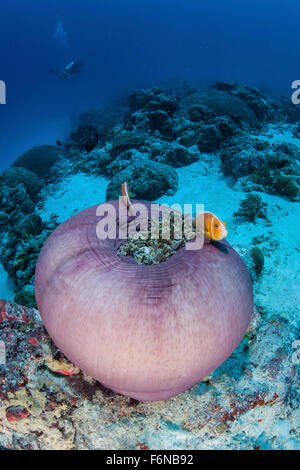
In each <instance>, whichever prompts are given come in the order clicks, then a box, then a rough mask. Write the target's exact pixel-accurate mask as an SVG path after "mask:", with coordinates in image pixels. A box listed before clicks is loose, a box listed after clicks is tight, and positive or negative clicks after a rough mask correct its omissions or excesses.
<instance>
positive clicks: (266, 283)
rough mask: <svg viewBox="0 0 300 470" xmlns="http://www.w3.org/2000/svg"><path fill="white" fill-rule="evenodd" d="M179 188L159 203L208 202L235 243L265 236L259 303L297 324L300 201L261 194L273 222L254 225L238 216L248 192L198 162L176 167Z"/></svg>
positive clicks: (243, 245) (257, 287) (247, 244)
mask: <svg viewBox="0 0 300 470" xmlns="http://www.w3.org/2000/svg"><path fill="white" fill-rule="evenodd" d="M177 172H178V176H179V188H178V191H177V193H176V194H175V195H174V196H163V197H162V198H160V199H158V200H157V201H156V202H159V203H165V204H169V205H172V204H174V203H179V204H181V205H182V207H183V204H191V203H192V204H194V210H195V205H196V203H198V204H204V207H205V210H209V211H211V212H214V213H215V214H216V215H218V217H220V219H221V220H224V221H225V222H226V223H227V227H228V231H229V234H228V238H227V240H228V241H229V243H230V244H231V245H233V246H234V247H237V248H239V247H241V248H251V247H252V246H253V244H252V240H253V238H254V237H261V236H265V237H266V240H265V241H263V242H262V243H261V244H259V245H258V246H259V247H260V248H261V249H262V250H263V253H264V255H265V267H264V270H263V272H262V275H261V278H260V279H259V282H257V283H255V286H254V287H255V299H256V303H257V304H259V305H263V306H264V307H265V308H266V310H267V312H269V314H272V313H281V314H283V315H288V316H289V318H290V320H291V321H293V322H295V323H296V322H297V321H298V322H299V317H300V309H299V305H300V269H299V266H300V243H299V235H298V234H299V233H300V203H298V202H291V201H289V200H287V199H284V198H282V197H279V196H273V195H269V194H265V193H259V194H260V196H261V197H262V199H263V200H264V202H266V203H267V204H268V206H267V215H268V219H269V220H268V221H266V220H264V219H257V221H256V223H255V224H253V223H250V222H246V221H243V220H241V219H237V218H236V217H234V215H233V214H234V212H235V211H236V210H237V209H238V207H239V203H240V201H241V200H242V199H244V198H245V197H246V193H244V192H243V191H239V190H236V189H235V188H231V184H232V181H231V179H230V178H225V177H224V176H222V175H221V173H220V174H219V175H218V174H210V175H206V176H204V175H203V174H201V166H200V164H199V163H198V162H196V163H193V164H192V165H189V166H187V167H183V168H178V169H177Z"/></svg>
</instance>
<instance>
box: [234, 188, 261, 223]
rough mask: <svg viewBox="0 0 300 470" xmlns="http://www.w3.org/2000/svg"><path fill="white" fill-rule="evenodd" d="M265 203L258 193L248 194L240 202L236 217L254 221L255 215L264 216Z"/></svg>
mask: <svg viewBox="0 0 300 470" xmlns="http://www.w3.org/2000/svg"><path fill="white" fill-rule="evenodd" d="M266 207H267V205H266V204H265V203H264V202H263V200H262V198H261V196H260V195H259V194H248V195H247V196H246V198H245V199H243V201H241V203H240V207H239V209H238V211H237V212H235V213H234V215H235V216H236V217H244V218H245V219H246V220H248V221H249V222H255V221H256V219H257V217H262V218H266Z"/></svg>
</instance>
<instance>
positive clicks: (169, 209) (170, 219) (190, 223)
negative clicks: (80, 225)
mask: <svg viewBox="0 0 300 470" xmlns="http://www.w3.org/2000/svg"><path fill="white" fill-rule="evenodd" d="M192 209H193V205H192V204H184V208H183V211H182V210H181V205H180V204H173V205H172V206H168V205H167V204H161V205H160V204H150V206H149V205H145V204H143V203H141V202H139V203H133V204H131V205H130V208H129V209H128V207H127V205H126V203H125V204H124V198H122V197H120V198H119V207H118V210H116V207H115V206H114V205H113V204H111V203H109V202H107V203H104V204H100V205H99V206H98V207H97V211H96V215H97V217H101V219H100V220H99V222H98V223H97V226H96V234H97V237H98V239H100V240H106V239H110V240H116V239H118V240H126V239H128V238H129V237H130V238H142V239H145V240H146V239H154V240H157V239H159V238H160V237H162V238H163V239H169V238H170V234H171V231H172V232H173V238H174V240H179V239H181V238H182V237H183V236H184V237H185V238H186V239H187V240H190V241H189V242H188V243H186V245H185V249H186V250H200V249H201V248H202V246H203V244H204V205H203V204H196V217H195V218H192V216H191V212H192ZM149 221H150V222H151V224H150V226H151V229H150V228H149Z"/></svg>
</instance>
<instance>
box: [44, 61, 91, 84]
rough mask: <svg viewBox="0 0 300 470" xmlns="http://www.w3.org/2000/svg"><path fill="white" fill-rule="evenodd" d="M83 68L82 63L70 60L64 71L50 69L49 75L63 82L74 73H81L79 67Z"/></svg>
mask: <svg viewBox="0 0 300 470" xmlns="http://www.w3.org/2000/svg"><path fill="white" fill-rule="evenodd" d="M82 66H83V62H81V61H79V60H78V61H76V60H72V62H70V63H69V64H68V65H67V66H66V67H65V68H64V69H50V70H49V73H53V74H54V75H56V76H57V77H58V78H60V79H61V80H63V79H64V78H69V77H70V76H71V75H74V74H75V73H79V72H80V71H81V67H82Z"/></svg>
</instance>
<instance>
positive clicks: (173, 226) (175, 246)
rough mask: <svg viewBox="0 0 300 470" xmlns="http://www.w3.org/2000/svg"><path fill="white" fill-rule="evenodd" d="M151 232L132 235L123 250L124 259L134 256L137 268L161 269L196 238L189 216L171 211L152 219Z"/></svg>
mask: <svg viewBox="0 0 300 470" xmlns="http://www.w3.org/2000/svg"><path fill="white" fill-rule="evenodd" d="M146 225H147V228H146V229H144V230H139V229H138V228H137V230H136V233H134V234H133V235H130V236H129V237H128V238H127V240H125V241H124V242H123V243H122V244H121V246H120V247H119V249H118V251H117V254H118V256H120V257H123V256H131V257H132V258H134V259H135V261H136V262H137V264H146V265H157V264H160V263H163V262H165V261H167V260H168V259H169V258H170V257H171V256H173V255H175V254H176V252H177V251H178V250H179V249H180V248H182V247H184V246H185V245H186V243H187V242H188V241H189V240H192V239H193V238H194V237H195V236H196V232H195V229H194V228H193V224H192V218H191V216H190V215H189V214H183V213H181V212H179V211H170V212H167V213H165V214H163V215H161V214H160V216H159V218H157V219H155V218H154V219H153V218H148V220H147V223H146Z"/></svg>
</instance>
